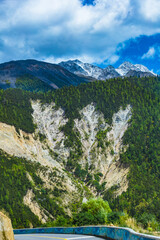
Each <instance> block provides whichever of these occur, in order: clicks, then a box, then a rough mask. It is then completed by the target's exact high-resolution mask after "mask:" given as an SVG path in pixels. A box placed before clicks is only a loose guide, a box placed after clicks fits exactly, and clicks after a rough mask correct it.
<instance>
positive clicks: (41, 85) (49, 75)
mask: <svg viewBox="0 0 160 240" xmlns="http://www.w3.org/2000/svg"><path fill="white" fill-rule="evenodd" d="M89 81H91V78H90V77H86V76H77V75H75V74H74V73H72V72H70V71H68V70H66V69H65V68H63V67H61V66H60V65H58V64H51V63H46V62H41V61H36V60H19V61H11V62H6V63H2V64H0V87H1V88H4V89H5V88H8V87H12V88H15V87H20V88H23V89H25V90H34V91H38V90H43V89H46V90H48V89H53V88H54V89H57V88H61V87H63V86H69V85H75V86H76V85H79V84H80V83H85V82H89Z"/></svg>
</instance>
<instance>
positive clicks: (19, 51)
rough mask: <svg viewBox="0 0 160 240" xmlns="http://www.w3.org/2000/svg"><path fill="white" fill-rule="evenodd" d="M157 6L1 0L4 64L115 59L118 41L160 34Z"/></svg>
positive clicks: (98, 0) (153, 2)
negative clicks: (16, 61)
mask: <svg viewBox="0 0 160 240" xmlns="http://www.w3.org/2000/svg"><path fill="white" fill-rule="evenodd" d="M159 9H160V1H159V0H143V1H141V0H114V1H113V0H95V1H94V4H93V5H83V4H82V1H81V0H60V1H59V0H34V1H33V0H25V1H20V0H5V1H4V0H1V1H0V62H4V61H9V60H12V59H15V60H16V59H27V58H35V59H39V60H47V61H50V62H58V61H61V60H65V59H69V58H70V59H74V58H79V59H81V60H83V61H86V62H92V63H93V62H96V63H100V62H103V61H104V60H105V59H107V61H106V63H114V62H116V61H117V60H118V58H119V56H118V55H116V49H117V46H118V45H119V43H121V42H124V41H126V40H128V39H130V38H135V37H138V36H140V35H152V34H156V33H159V32H160V25H159V21H160V11H158V10H159ZM149 51H151V50H149ZM147 54H150V53H146V56H145V55H144V57H147Z"/></svg>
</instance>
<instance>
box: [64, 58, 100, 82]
mask: <svg viewBox="0 0 160 240" xmlns="http://www.w3.org/2000/svg"><path fill="white" fill-rule="evenodd" d="M59 65H60V66H62V67H64V68H66V69H67V70H68V71H70V72H72V73H74V74H77V75H85V76H89V77H93V78H96V79H104V76H103V69H102V68H100V67H97V66H94V65H92V64H89V63H83V62H81V61H79V60H77V59H76V60H73V61H72V60H69V61H66V62H61V63H59Z"/></svg>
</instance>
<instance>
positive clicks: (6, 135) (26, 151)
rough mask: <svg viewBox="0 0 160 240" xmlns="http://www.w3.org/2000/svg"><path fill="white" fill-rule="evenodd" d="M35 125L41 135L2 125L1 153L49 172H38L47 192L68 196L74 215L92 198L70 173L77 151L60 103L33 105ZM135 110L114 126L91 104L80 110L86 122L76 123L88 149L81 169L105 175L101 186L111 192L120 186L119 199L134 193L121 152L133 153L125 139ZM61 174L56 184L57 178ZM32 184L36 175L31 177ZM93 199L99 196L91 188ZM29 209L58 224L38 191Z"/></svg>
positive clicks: (28, 200)
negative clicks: (69, 139) (70, 142)
mask: <svg viewBox="0 0 160 240" xmlns="http://www.w3.org/2000/svg"><path fill="white" fill-rule="evenodd" d="M32 108H33V120H34V123H35V124H36V125H37V128H36V130H35V133H33V134H27V133H25V132H23V131H21V130H20V131H19V133H18V132H16V130H15V128H14V127H13V126H10V125H7V124H5V123H0V148H1V149H2V150H3V151H5V152H7V153H8V154H10V155H14V156H17V157H23V158H25V159H26V160H31V161H34V162H39V163H40V164H41V165H42V166H45V167H46V170H45V171H40V170H37V174H38V175H39V177H40V178H41V179H42V181H43V186H44V188H45V189H50V190H53V189H54V187H55V186H59V187H58V189H59V190H65V191H64V192H63V191H62V194H61V199H63V201H62V203H61V204H62V205H63V206H64V208H65V210H66V212H67V213H68V214H69V215H70V205H71V204H72V203H73V202H74V201H75V202H76V201H77V200H78V199H82V200H83V198H86V197H87V193H86V192H85V190H84V187H83V184H82V183H78V181H75V179H74V177H73V176H72V174H68V173H67V172H66V171H65V166H66V163H67V161H68V159H69V156H70V151H73V150H74V146H72V147H66V146H65V140H66V138H67V137H66V136H65V135H64V133H63V131H62V130H61V129H62V127H63V126H64V125H65V124H66V123H67V122H68V119H67V118H66V117H65V113H64V111H63V109H61V108H59V109H57V107H56V106H55V104H54V103H51V104H44V105H42V104H41V103H40V101H32ZM131 115H132V114H131V106H130V105H128V106H127V107H126V109H122V108H120V109H119V111H118V112H117V113H115V114H114V115H113V117H112V124H111V125H109V124H108V123H106V120H105V119H104V115H103V114H102V113H100V112H98V111H97V110H96V106H95V104H94V103H92V104H89V105H87V106H86V107H85V108H83V109H82V110H81V111H80V116H81V118H80V119H75V120H74V128H73V130H74V131H76V132H78V133H79V134H78V137H79V140H80V142H81V145H82V155H81V157H80V158H79V159H78V164H80V165H81V167H82V168H84V169H86V166H87V168H88V171H89V173H90V174H92V175H94V174H96V173H102V174H103V176H102V177H101V179H100V183H103V182H105V183H106V185H105V189H109V188H111V187H112V186H114V185H117V186H118V188H117V191H116V192H115V195H120V194H121V193H122V192H123V191H126V190H127V188H128V181H127V175H128V171H129V168H124V167H123V166H122V165H121V164H120V161H119V159H120V153H121V152H122V151H125V150H126V149H127V146H124V145H123V142H122V138H123V136H124V133H125V131H126V130H127V128H128V121H129V120H130V118H131ZM53 172H56V174H55V176H56V177H54V178H53V179H52V178H51V177H50V176H51V173H53ZM27 177H28V179H29V180H30V181H31V182H32V181H33V180H32V178H31V176H29V175H27ZM90 190H91V191H92V193H93V194H96V191H95V189H94V188H93V187H91V188H90ZM24 204H25V205H27V206H28V207H29V208H30V209H31V211H32V212H33V213H34V214H35V215H37V216H38V217H39V219H40V221H41V222H43V223H44V222H46V221H47V220H48V217H49V218H50V219H52V218H53V219H54V216H51V215H50V213H49V212H47V209H43V208H41V207H40V206H39V205H38V203H37V202H36V200H35V199H34V193H33V191H32V190H28V191H27V193H26V196H25V197H24Z"/></svg>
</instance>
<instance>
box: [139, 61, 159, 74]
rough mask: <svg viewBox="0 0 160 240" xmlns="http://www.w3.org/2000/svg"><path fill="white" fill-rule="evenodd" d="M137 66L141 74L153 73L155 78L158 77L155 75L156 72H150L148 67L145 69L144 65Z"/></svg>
mask: <svg viewBox="0 0 160 240" xmlns="http://www.w3.org/2000/svg"><path fill="white" fill-rule="evenodd" d="M135 66H136V67H137V68H139V69H140V71H141V72H149V73H152V74H153V75H155V76H156V75H157V74H155V73H154V72H152V71H150V70H149V69H148V68H147V67H145V66H144V65H141V64H135Z"/></svg>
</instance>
